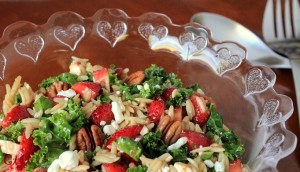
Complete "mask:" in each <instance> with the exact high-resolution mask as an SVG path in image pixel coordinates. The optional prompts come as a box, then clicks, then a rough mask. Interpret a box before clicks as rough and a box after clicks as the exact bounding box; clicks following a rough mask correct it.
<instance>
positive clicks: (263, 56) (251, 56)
mask: <svg viewBox="0 0 300 172" xmlns="http://www.w3.org/2000/svg"><path fill="white" fill-rule="evenodd" d="M191 21H192V22H197V23H200V24H202V25H203V26H206V27H208V28H209V29H210V30H211V31H212V33H213V38H214V39H216V40H217V39H218V40H219V41H228V40H230V41H235V42H238V43H240V44H241V45H243V46H245V47H246V49H247V53H248V56H247V59H248V60H249V61H251V62H252V63H253V64H255V65H267V66H269V67H271V68H291V65H290V62H289V60H288V59H287V58H285V57H283V56H280V55H278V54H277V53H275V52H274V51H272V50H271V49H270V48H269V47H268V46H267V45H266V44H265V43H264V42H263V41H262V40H261V39H260V38H259V37H257V36H256V35H255V34H254V33H253V32H251V31H250V30H249V29H247V28H245V27H244V26H242V25H241V24H239V23H237V22H235V21H233V20H231V19H229V18H226V17H224V16H221V15H218V14H213V13H206V12H203V13H197V14H195V15H194V16H193V17H192V18H191Z"/></svg>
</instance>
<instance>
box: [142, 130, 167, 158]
mask: <svg viewBox="0 0 300 172" xmlns="http://www.w3.org/2000/svg"><path fill="white" fill-rule="evenodd" d="M161 137H162V134H161V132H159V131H158V132H149V133H147V134H145V136H144V138H143V139H142V140H141V142H140V143H141V145H142V148H143V155H145V156H146V157H148V158H156V157H159V156H160V155H162V154H164V153H166V152H167V145H166V144H165V143H164V142H163V140H162V139H161Z"/></svg>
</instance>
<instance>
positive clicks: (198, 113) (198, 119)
mask: <svg viewBox="0 0 300 172" xmlns="http://www.w3.org/2000/svg"><path fill="white" fill-rule="evenodd" d="M191 102H192V104H193V106H194V109H195V115H194V117H193V121H194V122H195V123H197V124H199V125H200V126H201V127H202V126H204V125H205V124H206V121H207V120H208V118H209V114H208V108H207V106H206V103H205V101H204V100H203V99H201V98H200V97H198V96H192V97H191Z"/></svg>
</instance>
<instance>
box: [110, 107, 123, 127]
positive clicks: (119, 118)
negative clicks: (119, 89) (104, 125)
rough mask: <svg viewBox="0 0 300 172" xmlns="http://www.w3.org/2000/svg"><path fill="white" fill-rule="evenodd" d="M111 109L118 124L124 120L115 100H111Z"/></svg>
mask: <svg viewBox="0 0 300 172" xmlns="http://www.w3.org/2000/svg"><path fill="white" fill-rule="evenodd" d="M111 106H112V107H111V111H112V112H113V114H114V117H115V120H116V122H117V123H118V124H120V123H121V122H122V121H124V120H125V118H124V116H123V113H122V110H121V108H120V106H119V105H118V103H117V102H115V101H113V102H112V103H111Z"/></svg>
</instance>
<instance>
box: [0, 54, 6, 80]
mask: <svg viewBox="0 0 300 172" xmlns="http://www.w3.org/2000/svg"><path fill="white" fill-rule="evenodd" d="M5 67H6V58H5V56H4V55H3V54H1V53H0V79H1V80H3V79H4V72H5Z"/></svg>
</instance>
